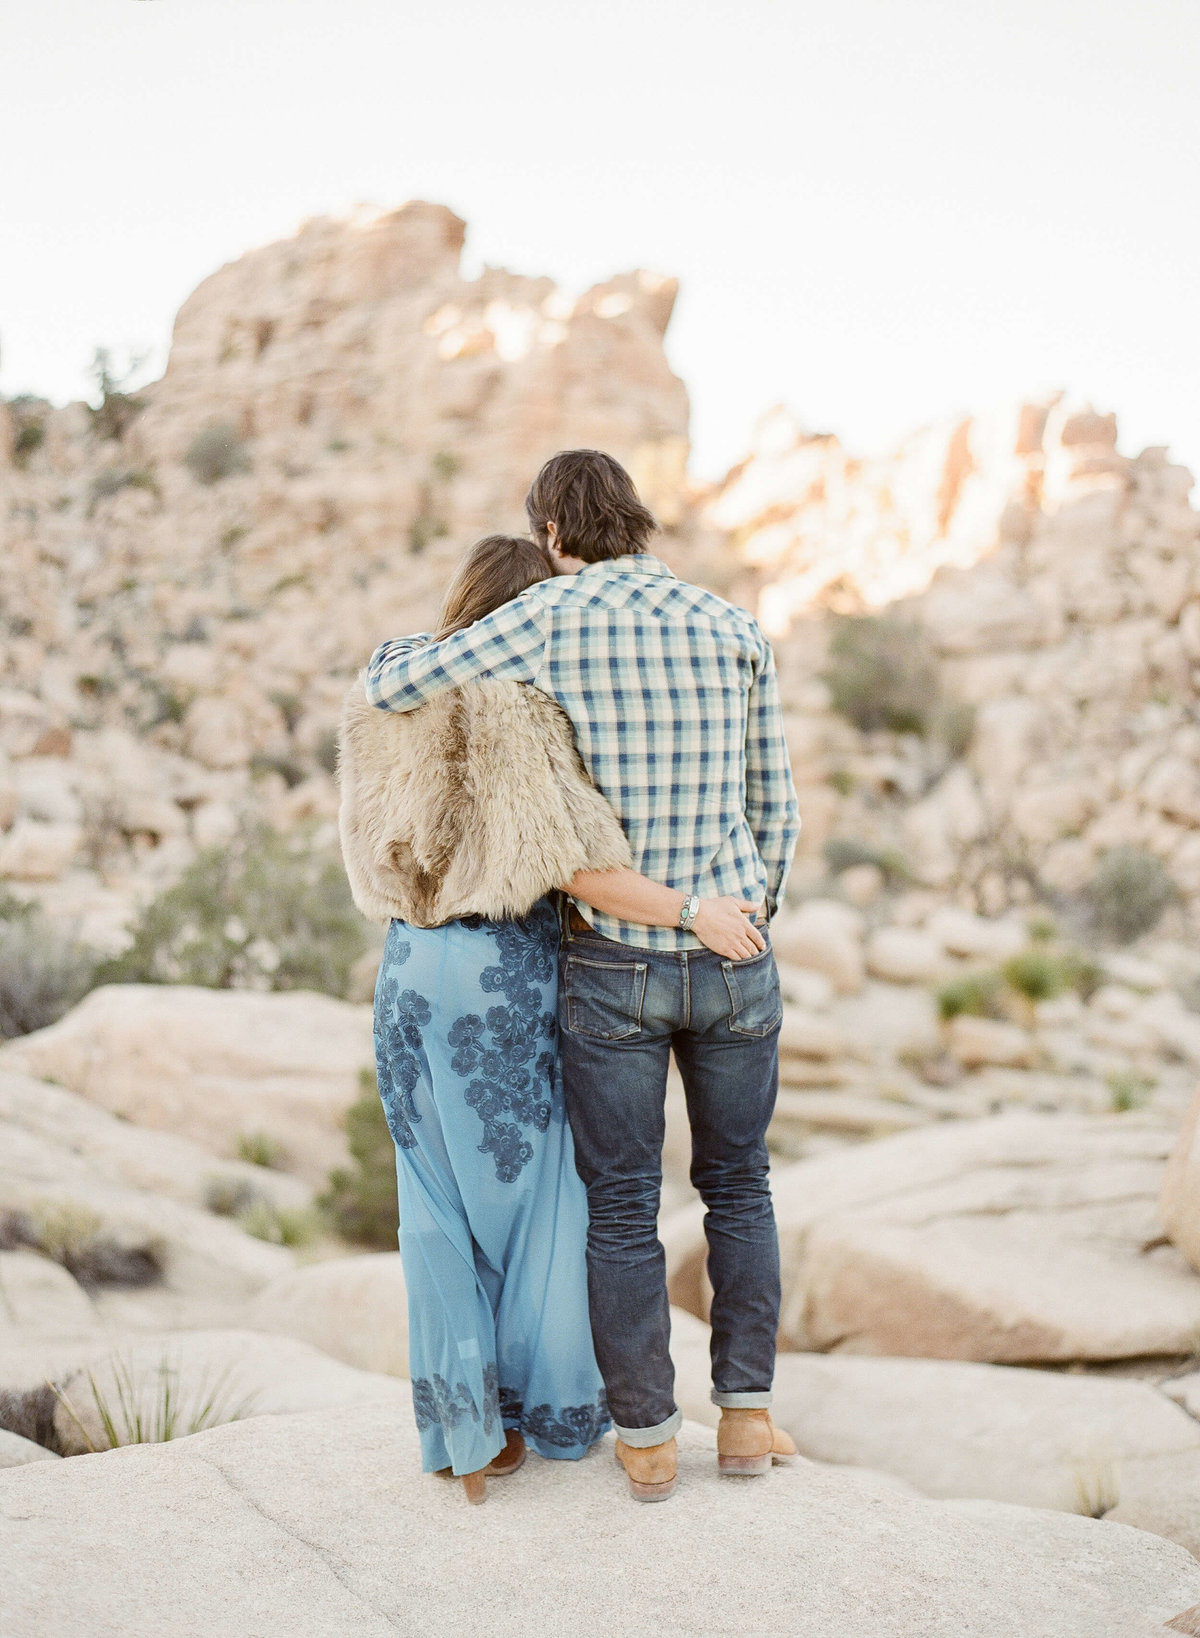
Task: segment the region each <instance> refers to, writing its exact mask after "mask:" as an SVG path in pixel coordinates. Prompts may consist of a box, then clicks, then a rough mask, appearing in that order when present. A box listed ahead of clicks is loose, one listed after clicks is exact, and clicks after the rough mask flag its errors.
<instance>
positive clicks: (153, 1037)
mask: <svg viewBox="0 0 1200 1638" xmlns="http://www.w3.org/2000/svg"><path fill="white" fill-rule="evenodd" d="M373 1063H374V1048H373V1044H372V1038H371V1008H370V1007H369V1006H355V1005H352V1004H351V1003H350V1002H348V1001H337V1000H334V998H333V997H332V996H328V995H315V994H312V993H310V992H308V991H305V990H295V991H290V992H285V993H280V994H260V993H257V992H254V991H249V990H206V989H200V988H197V987H194V986H191V985H186V984H109V985H105V986H104V987H102V988H101V989H98V990H93V991H92V993H91V994H90V995H89V996H87V997H86V998H85V999H84V1000H83V1001H81V1002H80V1004H79V1005H78V1006H77V1007H75V1008H74V1009H73V1010H72V1011H71V1012H69V1013H68V1014H67V1015H66V1017H65V1018H62V1019H60V1020H59V1022H58V1023H57V1024H51V1025H50V1027H49V1028H48V1029H43V1030H38V1031H37V1032H36V1033H35V1034H33V1035H26V1036H22V1037H21V1038H20V1039H19V1040H17V1041H12V1042H10V1043H9V1044H8V1045H7V1046H5V1047H3V1048H0V1065H2V1066H3V1067H4V1068H8V1069H13V1070H19V1071H22V1072H24V1073H25V1074H28V1075H33V1076H35V1077H36V1078H38V1079H41V1080H48V1081H56V1082H57V1083H58V1084H59V1085H60V1086H65V1087H66V1088H67V1089H68V1090H69V1091H72V1092H76V1093H79V1094H80V1095H81V1096H82V1097H85V1098H90V1099H91V1100H92V1101H93V1102H94V1103H98V1104H100V1105H101V1106H102V1107H103V1108H105V1109H108V1110H109V1111H111V1112H112V1113H113V1114H116V1115H121V1116H123V1117H124V1118H125V1119H126V1120H130V1121H133V1122H135V1123H136V1124H137V1125H140V1126H150V1127H155V1128H158V1129H159V1130H163V1131H168V1132H172V1133H174V1134H175V1135H176V1136H178V1137H183V1138H186V1139H188V1140H189V1141H190V1142H192V1143H195V1144H199V1145H200V1146H201V1147H202V1148H205V1149H208V1150H209V1151H210V1152H211V1153H212V1154H213V1155H220V1156H226V1157H228V1156H232V1155H234V1154H235V1153H236V1142H237V1139H238V1137H239V1135H241V1134H246V1133H251V1132H257V1131H262V1132H265V1133H266V1135H267V1136H268V1137H269V1138H271V1139H272V1140H273V1141H274V1142H276V1143H277V1144H279V1145H280V1146H281V1148H282V1151H283V1156H284V1162H285V1164H286V1165H287V1167H288V1168H289V1169H291V1170H294V1171H296V1172H297V1173H298V1174H299V1175H300V1176H301V1177H304V1178H306V1179H307V1181H308V1182H310V1183H313V1184H323V1183H324V1182H325V1179H326V1176H327V1174H328V1172H329V1170H330V1167H331V1166H335V1165H338V1164H341V1163H342V1161H343V1159H344V1157H345V1154H346V1140H345V1134H344V1132H343V1131H342V1127H341V1119H342V1115H343V1114H344V1112H345V1110H346V1109H347V1108H348V1107H349V1105H350V1104H351V1103H352V1102H353V1101H354V1098H355V1096H356V1095H357V1092H358V1075H359V1072H360V1070H362V1069H363V1068H366V1067H370V1066H371V1065H372V1064H373Z"/></svg>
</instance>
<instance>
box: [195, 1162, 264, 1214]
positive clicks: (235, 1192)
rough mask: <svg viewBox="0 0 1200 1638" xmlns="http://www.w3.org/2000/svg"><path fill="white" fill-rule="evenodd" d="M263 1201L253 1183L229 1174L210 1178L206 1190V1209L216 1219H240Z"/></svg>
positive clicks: (220, 1174)
mask: <svg viewBox="0 0 1200 1638" xmlns="http://www.w3.org/2000/svg"><path fill="white" fill-rule="evenodd" d="M261 1199H262V1195H260V1194H259V1192H258V1190H257V1189H256V1188H255V1187H254V1185H253V1184H252V1183H248V1182H247V1181H246V1179H245V1178H244V1177H231V1176H230V1175H229V1174H228V1173H219V1174H218V1175H217V1176H215V1177H210V1178H209V1180H208V1182H207V1184H206V1185H205V1188H204V1209H205V1210H206V1211H211V1212H212V1214H213V1216H214V1217H240V1216H241V1214H242V1213H243V1212H245V1211H249V1210H250V1207H251V1206H253V1205H256V1204H257V1203H258V1201H259V1200H261Z"/></svg>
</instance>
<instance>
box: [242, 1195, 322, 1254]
mask: <svg viewBox="0 0 1200 1638" xmlns="http://www.w3.org/2000/svg"><path fill="white" fill-rule="evenodd" d="M237 1221H238V1227H239V1228H240V1229H241V1230H242V1231H243V1233H245V1234H252V1235H253V1236H254V1238H255V1239H256V1240H266V1241H267V1242H268V1243H269V1244H270V1245H273V1246H306V1245H308V1244H309V1242H310V1241H311V1240H314V1239H315V1238H316V1236H317V1233H318V1221H317V1216H316V1213H315V1212H311V1211H302V1210H300V1209H298V1208H295V1207H291V1206H276V1205H274V1204H273V1203H272V1202H271V1201H270V1200H256V1201H254V1203H253V1204H252V1205H250V1206H248V1207H247V1208H246V1210H245V1211H243V1212H241V1213H240V1214H239V1216H238V1220H237Z"/></svg>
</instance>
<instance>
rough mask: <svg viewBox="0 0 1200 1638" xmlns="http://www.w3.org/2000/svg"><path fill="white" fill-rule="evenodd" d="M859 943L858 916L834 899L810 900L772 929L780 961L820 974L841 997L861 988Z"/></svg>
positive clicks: (784, 914)
mask: <svg viewBox="0 0 1200 1638" xmlns="http://www.w3.org/2000/svg"><path fill="white" fill-rule="evenodd" d="M861 940H862V917H861V915H860V914H859V912H858V911H857V910H854V909H852V908H851V906H850V905H848V904H840V903H839V902H838V901H837V900H836V899H809V900H807V901H806V902H805V903H804V904H802V905H800V906H799V908H798V909H796V910H787V911H784V912H782V913H781V914H780V915H778V916H777V917H776V918H775V920H774V922H773V923H772V925H771V942H772V944H773V945H774V947H775V949H776V951H777V952H778V954H779V956H780V958H781V959H782V960H783V961H786V962H792V963H794V964H795V965H796V966H797V967H810V968H812V969H813V971H815V972H818V973H823V974H824V976H825V977H826V978H828V979H829V981H830V983H831V984H832V985H833V987H834V989H835V990H837V991H839V992H840V993H842V994H850V993H853V992H854V991H856V990H860V989H861V988H862V983H863V976H864V962H863V952H862V942H861Z"/></svg>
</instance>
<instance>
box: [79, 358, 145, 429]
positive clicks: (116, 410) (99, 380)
mask: <svg viewBox="0 0 1200 1638" xmlns="http://www.w3.org/2000/svg"><path fill="white" fill-rule="evenodd" d="M145 362H146V360H145V358H144V357H136V356H134V357H131V358H130V359H129V362H128V364H127V365H126V367H125V369H124V370H123V371H122V372H121V373H120V374H118V373H117V372H116V370H114V368H113V361H112V354H111V353H110V352H109V351H108V349H107V347H97V348H96V351H95V353H94V355H93V357H92V364H91V369H90V371H89V372H88V373H89V374H90V375H91V378H92V380H93V382H94V383H95V387H96V392H97V393H98V394H99V398H100V402H99V403H98V404H96V405H91V404H89V405H88V410H89V412H90V414H91V417H92V428H93V430H94V431H95V432H96V433H97V435H98V436H99V437H101V438H113V439H118V438H123V437H124V436H125V433H126V431H127V430H128V428H129V426H130V424H131V422H132V421H133V419H134V417H135V416H137V415H139V414H140V413H141V411H142V410H143V409H144V408H145V404H146V401H145V399H144V398H139V397H137V395H136V394H134V393H131V392H129V391H128V387H129V383H130V381H131V380H132V379H133V377H134V376H135V375H136V374H137V372H138V371H139V370H140V369H141V367H142V365H143V364H144V363H145Z"/></svg>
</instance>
